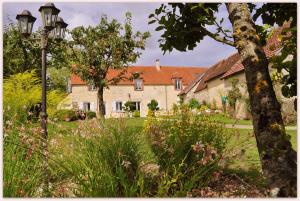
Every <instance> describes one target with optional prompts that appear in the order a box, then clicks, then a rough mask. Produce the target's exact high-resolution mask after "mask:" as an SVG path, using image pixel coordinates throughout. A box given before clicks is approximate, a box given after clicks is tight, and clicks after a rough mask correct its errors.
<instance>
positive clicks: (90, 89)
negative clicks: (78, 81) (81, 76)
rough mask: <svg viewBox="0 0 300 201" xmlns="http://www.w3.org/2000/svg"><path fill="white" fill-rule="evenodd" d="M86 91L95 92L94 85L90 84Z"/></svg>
mask: <svg viewBox="0 0 300 201" xmlns="http://www.w3.org/2000/svg"><path fill="white" fill-rule="evenodd" d="M88 90H89V91H96V90H97V87H96V86H95V85H94V84H91V85H89V86H88Z"/></svg>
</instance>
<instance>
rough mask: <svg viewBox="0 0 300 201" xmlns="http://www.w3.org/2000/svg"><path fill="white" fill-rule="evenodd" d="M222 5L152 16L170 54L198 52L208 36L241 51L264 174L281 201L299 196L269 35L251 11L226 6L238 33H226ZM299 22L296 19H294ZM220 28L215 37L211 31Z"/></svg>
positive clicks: (174, 8)
mask: <svg viewBox="0 0 300 201" xmlns="http://www.w3.org/2000/svg"><path fill="white" fill-rule="evenodd" d="M220 5H221V4H219V3H171V4H169V6H167V5H165V4H162V5H161V6H160V8H157V9H156V10H155V13H153V14H151V15H150V16H149V18H150V19H151V21H149V23H154V22H158V24H159V25H158V27H157V28H156V30H157V31H159V30H164V32H163V34H162V35H161V37H162V38H161V39H160V40H159V42H160V47H161V49H162V50H163V51H164V52H166V51H172V50H173V48H175V49H177V50H179V51H186V50H187V49H188V50H192V49H193V48H195V47H196V45H197V43H199V42H200V41H201V40H202V39H203V38H204V37H205V36H208V37H211V38H212V39H214V40H216V41H219V42H222V43H225V44H227V45H231V46H233V47H235V48H236V49H237V50H238V52H239V54H240V59H241V62H242V64H243V65H244V67H245V74H246V80H247V89H248V92H249V98H250V105H251V113H252V117H253V126H254V132H255V135H256V141H257V147H258V151H259V154H260V159H261V163H262V169H263V172H264V174H265V176H266V177H267V181H268V184H269V187H270V189H271V190H272V191H276V192H278V193H277V196H283V197H288V196H296V195H297V163H296V160H297V154H296V152H295V151H294V150H293V149H292V146H291V143H290V141H289V137H288V136H287V135H286V132H285V129H284V125H283V121H282V116H281V111H280V104H279V103H278V101H277V99H276V96H275V92H274V89H273V85H272V81H271V79H270V75H269V71H268V65H269V62H268V60H267V58H266V55H265V53H264V51H263V48H262V45H263V42H264V41H265V35H266V33H265V32H264V31H263V30H262V29H261V28H260V27H259V26H256V25H255V24H254V23H253V20H252V17H251V15H250V11H249V8H248V6H249V7H250V8H251V9H253V5H252V4H248V5H247V4H246V3H226V7H227V11H228V14H229V20H230V22H231V24H232V27H233V30H232V31H231V30H224V29H223V28H222V23H223V19H221V20H217V18H216V17H215V16H216V13H217V12H218V9H219V6H220ZM293 20H295V19H293ZM208 26H214V28H215V30H216V31H215V32H213V31H210V30H211V29H209V30H208V29H207V27H208Z"/></svg>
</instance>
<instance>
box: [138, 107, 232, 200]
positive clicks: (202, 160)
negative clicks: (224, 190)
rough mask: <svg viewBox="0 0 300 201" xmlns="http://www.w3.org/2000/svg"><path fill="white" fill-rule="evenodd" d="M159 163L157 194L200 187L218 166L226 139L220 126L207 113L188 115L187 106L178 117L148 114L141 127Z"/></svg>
mask: <svg viewBox="0 0 300 201" xmlns="http://www.w3.org/2000/svg"><path fill="white" fill-rule="evenodd" d="M144 132H145V133H146V135H147V136H148V139H149V142H150V143H151V145H152V150H153V152H154V153H155V155H156V156H157V158H158V164H159V165H160V166H161V168H162V170H163V172H162V175H163V176H162V178H161V181H160V182H159V187H158V196H160V197H165V196H186V193H187V192H189V191H190V190H191V189H193V188H195V187H197V188H199V187H202V186H205V185H206V184H207V182H209V181H210V179H212V175H213V172H215V171H217V170H218V169H219V167H218V163H219V161H220V159H221V157H222V153H223V151H224V149H225V146H226V142H227V140H228V135H227V132H226V130H225V128H224V125H222V124H220V123H218V122H214V121H212V120H210V118H209V117H208V116H203V115H196V116H195V115H192V113H191V110H190V109H189V107H188V106H187V105H182V106H180V112H179V114H178V116H176V117H173V116H160V117H159V118H153V117H148V119H147V122H146V124H145V127H144Z"/></svg>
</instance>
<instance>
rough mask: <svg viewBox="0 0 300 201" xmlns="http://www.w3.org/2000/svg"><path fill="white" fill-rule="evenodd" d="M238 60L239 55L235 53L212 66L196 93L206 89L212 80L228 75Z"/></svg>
mask: <svg viewBox="0 0 300 201" xmlns="http://www.w3.org/2000/svg"><path fill="white" fill-rule="evenodd" d="M238 60H239V54H238V53H235V54H233V55H231V56H229V57H228V58H226V59H223V60H221V61H219V62H218V63H216V64H214V65H212V66H211V67H210V68H209V69H208V70H207V72H206V73H205V75H204V76H203V78H202V79H201V80H200V82H199V84H198V86H197V88H196V90H195V92H198V91H201V90H203V89H205V88H206V86H207V84H206V82H207V81H209V80H212V79H214V78H216V77H218V76H221V75H223V74H224V73H226V72H227V71H228V70H229V69H230V68H231V67H232V65H234V64H235V63H236V62H237V61H238Z"/></svg>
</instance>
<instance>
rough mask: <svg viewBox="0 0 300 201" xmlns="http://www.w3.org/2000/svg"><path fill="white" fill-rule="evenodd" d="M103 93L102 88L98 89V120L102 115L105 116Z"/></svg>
mask: <svg viewBox="0 0 300 201" xmlns="http://www.w3.org/2000/svg"><path fill="white" fill-rule="evenodd" d="M103 92H104V88H103V87H98V115H99V117H100V118H104V115H105V106H104V101H103Z"/></svg>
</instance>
